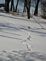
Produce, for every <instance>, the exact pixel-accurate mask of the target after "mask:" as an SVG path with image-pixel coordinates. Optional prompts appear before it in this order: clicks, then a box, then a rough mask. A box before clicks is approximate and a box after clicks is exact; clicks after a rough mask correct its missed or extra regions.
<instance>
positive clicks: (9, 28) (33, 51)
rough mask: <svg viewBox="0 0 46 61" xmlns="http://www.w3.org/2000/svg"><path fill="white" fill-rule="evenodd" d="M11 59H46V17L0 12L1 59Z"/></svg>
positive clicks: (29, 60) (42, 60)
mask: <svg viewBox="0 0 46 61" xmlns="http://www.w3.org/2000/svg"><path fill="white" fill-rule="evenodd" d="M18 52H19V53H18ZM11 60H12V61H15V60H16V61H46V20H45V19H42V18H41V17H35V16H33V17H32V18H31V19H30V20H28V19H27V18H26V17H22V16H19V15H17V16H13V15H12V14H6V13H0V61H11Z"/></svg>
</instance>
